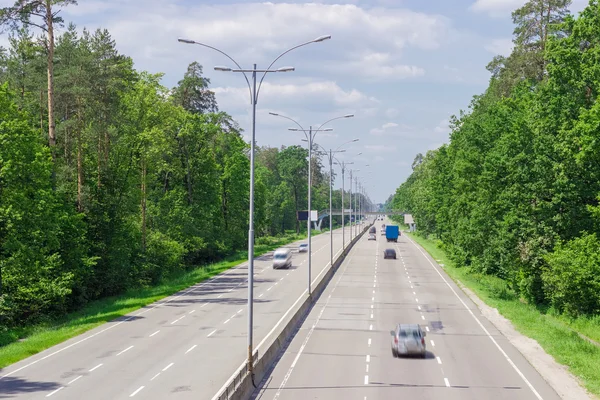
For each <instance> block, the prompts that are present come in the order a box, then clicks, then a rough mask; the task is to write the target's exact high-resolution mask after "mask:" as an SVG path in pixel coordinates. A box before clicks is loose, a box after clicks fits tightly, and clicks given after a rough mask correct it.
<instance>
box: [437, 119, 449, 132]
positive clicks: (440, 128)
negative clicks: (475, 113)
mask: <svg viewBox="0 0 600 400" xmlns="http://www.w3.org/2000/svg"><path fill="white" fill-rule="evenodd" d="M449 123H450V121H448V120H447V119H443V120H441V121H440V123H439V124H438V125H437V126H436V127H435V128H433V131H434V132H435V133H449V132H450V125H449Z"/></svg>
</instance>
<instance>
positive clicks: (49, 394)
mask: <svg viewBox="0 0 600 400" xmlns="http://www.w3.org/2000/svg"><path fill="white" fill-rule="evenodd" d="M64 388H65V387H64V386H61V387H59V388H58V389H56V390H55V391H53V392H51V393H48V394H47V395H46V397H50V396H52V395H53V394H55V393H58V392H59V391H60V390H63V389H64Z"/></svg>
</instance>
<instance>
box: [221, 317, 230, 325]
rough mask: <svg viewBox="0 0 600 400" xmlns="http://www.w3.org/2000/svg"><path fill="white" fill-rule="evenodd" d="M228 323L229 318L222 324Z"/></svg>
mask: <svg viewBox="0 0 600 400" xmlns="http://www.w3.org/2000/svg"><path fill="white" fill-rule="evenodd" d="M229 321H231V318H228V319H227V320H226V321H225V322H223V324H226V323H228V322H229Z"/></svg>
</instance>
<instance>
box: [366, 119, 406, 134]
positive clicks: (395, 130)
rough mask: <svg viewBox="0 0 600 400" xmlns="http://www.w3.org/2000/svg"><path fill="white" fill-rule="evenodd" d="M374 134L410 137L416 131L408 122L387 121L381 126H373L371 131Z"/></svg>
mask: <svg viewBox="0 0 600 400" xmlns="http://www.w3.org/2000/svg"><path fill="white" fill-rule="evenodd" d="M369 133H370V134H371V135H374V136H383V135H385V136H403V137H408V136H411V134H413V133H414V129H413V128H412V127H411V126H409V125H406V124H401V125H399V124H397V123H395V122H387V123H385V124H383V125H381V127H378V128H373V129H371V130H370V131H369Z"/></svg>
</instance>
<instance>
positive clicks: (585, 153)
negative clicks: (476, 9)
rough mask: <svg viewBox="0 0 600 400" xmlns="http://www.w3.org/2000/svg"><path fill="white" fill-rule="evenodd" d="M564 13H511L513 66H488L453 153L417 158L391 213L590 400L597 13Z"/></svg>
mask: <svg viewBox="0 0 600 400" xmlns="http://www.w3.org/2000/svg"><path fill="white" fill-rule="evenodd" d="M570 3H571V2H570V1H568V0H530V1H528V2H527V3H526V4H525V5H524V6H523V7H522V8H519V9H518V10H516V11H514V13H513V21H514V23H515V31H514V40H513V41H514V49H513V51H512V54H511V55H510V56H508V57H502V56H497V57H495V58H494V59H493V60H492V62H491V63H490V64H489V65H488V70H489V71H490V72H491V74H492V77H491V79H490V84H489V87H488V89H487V90H486V91H485V93H483V94H482V95H480V96H475V97H474V98H473V101H472V103H471V105H470V108H469V110H468V111H461V112H460V113H459V115H458V116H455V117H453V118H452V121H451V133H450V143H449V144H446V145H443V146H441V147H440V148H438V149H436V150H433V151H429V152H428V153H427V154H426V155H422V154H419V155H417V157H416V158H415V160H414V163H413V172H412V174H411V175H410V177H409V178H408V179H407V181H406V182H404V183H403V184H402V185H401V186H400V187H399V188H398V189H397V190H396V192H395V194H394V195H393V196H392V197H391V198H390V199H389V200H388V204H387V207H390V208H392V209H394V210H399V211H405V212H408V213H410V214H412V216H413V218H414V220H415V222H416V224H417V229H418V232H419V234H420V235H421V236H422V237H423V238H428V240H429V239H432V240H435V242H436V243H437V247H435V248H434V247H433V245H432V244H431V242H427V243H429V244H426V247H428V249H429V251H430V252H432V254H435V255H434V256H435V257H436V258H438V259H440V258H441V259H444V260H445V264H446V265H447V266H448V267H447V269H448V271H449V272H450V273H451V275H452V276H453V277H454V278H457V279H460V280H461V282H463V283H464V284H465V285H467V286H469V287H471V288H472V289H473V290H474V291H475V292H476V293H477V294H478V295H480V296H481V297H482V298H483V299H484V300H485V301H486V302H488V304H490V305H492V306H494V307H496V308H498V309H499V310H500V312H501V313H502V314H503V315H505V316H506V317H507V318H508V319H510V320H511V321H512V322H513V323H514V324H515V325H516V326H517V328H518V329H519V330H520V331H521V332H523V333H524V334H526V335H528V336H530V337H532V338H534V339H536V340H538V341H539V342H540V344H541V345H542V346H543V347H544V349H545V350H546V351H547V352H548V353H549V354H551V355H553V356H554V357H555V358H556V359H557V360H558V361H559V362H561V363H563V364H565V365H567V366H568V367H569V369H570V370H571V371H572V372H573V373H574V374H576V375H577V376H579V377H580V378H581V379H582V380H583V381H584V382H585V384H586V387H587V388H588V389H589V390H590V391H592V392H594V393H595V394H600V368H598V366H599V365H600V347H598V346H597V345H594V344H592V343H590V342H589V341H586V340H585V339H582V338H580V336H578V333H579V334H582V335H584V336H585V337H587V338H589V339H591V340H593V341H595V342H596V343H600V239H599V236H598V235H599V234H600V205H599V204H600V140H599V138H600V136H599V135H600V101H599V100H598V93H599V92H600V4H599V1H598V0H591V1H590V2H589V5H588V6H587V8H586V9H585V10H584V11H583V12H581V13H580V15H579V16H573V15H570V14H569V13H568V6H569V5H570ZM418 238H419V237H417V239H418ZM419 240H420V241H421V243H425V242H423V240H424V239H419ZM442 251H443V253H442ZM443 254H445V255H443Z"/></svg>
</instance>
